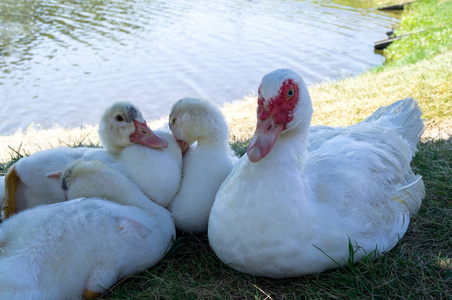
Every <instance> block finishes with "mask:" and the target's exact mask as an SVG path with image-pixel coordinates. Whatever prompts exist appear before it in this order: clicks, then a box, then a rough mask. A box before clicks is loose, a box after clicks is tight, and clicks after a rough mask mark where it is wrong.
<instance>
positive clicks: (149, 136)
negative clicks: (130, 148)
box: [130, 120, 168, 148]
mask: <svg viewBox="0 0 452 300" xmlns="http://www.w3.org/2000/svg"><path fill="white" fill-rule="evenodd" d="M133 124H134V125H135V132H134V133H132V134H131V135H130V140H131V141H132V142H134V143H137V144H141V145H144V146H146V147H149V148H168V142H167V141H166V140H165V139H163V138H161V137H159V136H158V135H156V134H155V133H154V132H153V131H152V130H151V128H149V127H148V125H147V124H146V122H144V123H140V122H138V121H137V120H133Z"/></svg>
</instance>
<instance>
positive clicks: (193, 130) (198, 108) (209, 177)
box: [168, 98, 238, 233]
mask: <svg viewBox="0 0 452 300" xmlns="http://www.w3.org/2000/svg"><path fill="white" fill-rule="evenodd" d="M169 125H170V128H171V131H172V132H173V135H174V137H175V138H176V140H178V142H179V143H180V144H181V145H182V146H181V147H182V149H183V150H186V152H185V151H184V152H185V153H184V155H183V161H182V164H183V166H182V170H183V171H182V182H181V186H180V189H179V191H178V192H177V194H176V196H175V197H174V199H173V200H172V201H171V203H170V204H169V206H168V209H169V210H170V211H171V212H172V213H173V216H174V219H175V222H176V228H177V229H178V230H180V231H184V232H190V233H203V232H206V231H207V223H208V220H209V214H210V208H211V207H212V204H213V200H214V199H215V194H216V193H217V191H218V188H219V187H220V185H221V183H222V182H223V181H224V179H225V178H226V176H228V174H229V173H230V172H231V170H232V167H233V166H234V164H235V163H236V162H237V161H238V158H237V157H235V156H234V154H233V151H232V150H231V148H230V146H229V142H228V141H229V128H228V125H227V124H226V121H225V120H224V117H223V114H222V113H221V111H220V110H219V109H218V108H217V107H216V106H215V105H213V104H211V103H210V102H208V101H205V100H200V99H194V98H184V99H181V100H179V101H178V102H176V103H175V104H174V105H173V107H172V108H171V113H170V115H169ZM195 142H197V143H195ZM188 145H191V146H190V148H188ZM187 148H188V150H187Z"/></svg>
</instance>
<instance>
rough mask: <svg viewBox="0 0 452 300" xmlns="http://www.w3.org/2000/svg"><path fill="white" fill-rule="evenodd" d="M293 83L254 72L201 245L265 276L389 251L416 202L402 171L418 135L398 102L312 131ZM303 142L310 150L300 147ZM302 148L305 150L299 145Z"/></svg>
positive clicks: (408, 173)
mask: <svg viewBox="0 0 452 300" xmlns="http://www.w3.org/2000/svg"><path fill="white" fill-rule="evenodd" d="M312 113H313V109H312V104H311V99H310V96H309V93H308V89H307V87H306V85H305V83H304V81H303V79H302V77H301V76H300V75H299V74H297V73H296V72H294V71H292V70H289V69H281V70H276V71H273V72H271V73H269V74H267V75H265V76H264V78H263V79H262V82H261V84H260V87H259V91H258V109H257V117H258V118H257V119H258V120H257V125H256V130H255V133H254V136H253V138H252V140H251V142H250V145H249V147H248V150H247V154H246V155H244V156H243V157H242V158H241V159H240V161H239V162H238V163H237V164H236V165H235V167H234V169H233V170H232V172H231V174H230V175H229V176H228V177H227V178H226V180H225V181H224V183H223V184H222V186H221V187H220V189H219V191H218V193H217V195H216V198H215V202H214V204H213V207H212V210H211V214H210V218H209V227H208V237H209V243H210V245H211V247H212V249H213V250H214V251H215V253H216V254H217V256H218V257H219V258H220V259H221V260H222V261H223V262H224V263H225V264H227V265H229V266H231V267H232V268H234V269H236V270H238V271H241V272H245V273H248V274H252V275H255V276H264V277H271V278H285V277H296V276H300V275H307V274H314V273H319V272H322V271H324V270H327V269H331V268H337V267H338V264H340V265H341V264H342V265H343V264H345V263H346V262H347V260H348V259H349V243H351V245H353V249H354V252H355V253H354V256H353V258H354V262H357V261H359V260H361V259H363V258H364V257H366V256H371V257H376V256H378V255H379V254H382V253H384V252H386V251H389V250H391V249H392V248H393V247H394V246H395V245H396V244H397V242H398V240H399V239H400V238H402V237H403V235H404V234H405V232H406V231H407V227H408V224H409V221H410V218H411V217H412V216H413V215H415V214H416V213H417V211H418V209H419V206H420V204H421V201H422V199H423V197H424V193H425V192H424V184H423V181H422V179H421V176H419V175H415V174H414V173H413V171H412V170H411V168H410V162H411V159H412V157H413V155H414V153H415V151H416V150H415V149H416V144H417V143H418V141H419V139H420V135H421V134H422V131H423V128H424V126H423V122H422V120H421V118H420V115H421V112H420V110H419V107H418V105H417V103H416V101H414V100H413V99H410V98H407V99H404V100H401V101H398V102H396V103H394V104H392V105H389V106H387V107H382V108H380V109H379V110H377V111H376V112H375V113H374V114H373V115H372V116H370V117H369V118H367V119H366V120H365V121H363V122H361V123H359V124H356V125H352V126H348V127H340V128H333V127H326V126H320V127H316V128H315V129H314V130H312V132H311V136H310V137H309V134H310V121H311V116H312ZM309 144H310V146H309ZM308 147H309V148H308Z"/></svg>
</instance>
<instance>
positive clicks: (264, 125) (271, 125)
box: [246, 117, 284, 163]
mask: <svg viewBox="0 0 452 300" xmlns="http://www.w3.org/2000/svg"><path fill="white" fill-rule="evenodd" d="M283 127H284V125H283V124H275V122H274V120H273V118H272V117H268V118H267V119H265V120H261V119H259V118H258V119H257V125H256V131H254V135H253V138H252V139H251V142H250V145H249V146H248V150H247V151H246V153H247V154H248V158H249V160H250V161H251V162H253V163H257V162H258V161H260V160H261V159H262V158H264V157H265V156H266V155H267V154H268V153H270V151H271V150H272V148H273V146H274V145H275V143H276V139H277V138H278V136H279V134H280V133H281V131H282V129H283Z"/></svg>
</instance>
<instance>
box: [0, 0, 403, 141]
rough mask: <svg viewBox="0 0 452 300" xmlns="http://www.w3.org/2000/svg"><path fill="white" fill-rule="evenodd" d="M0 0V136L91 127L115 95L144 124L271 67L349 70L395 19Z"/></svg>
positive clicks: (370, 59)
mask: <svg viewBox="0 0 452 300" xmlns="http://www.w3.org/2000/svg"><path fill="white" fill-rule="evenodd" d="M0 2H1V3H0V21H1V22H0V114H1V116H2V122H0V135H8V134H11V133H14V132H15V131H17V130H18V129H20V128H21V129H26V128H28V127H30V126H36V127H38V128H41V127H51V126H53V125H55V124H58V125H61V126H65V127H69V128H71V127H78V126H81V125H88V124H96V123H98V120H99V118H100V114H101V113H102V111H103V109H104V108H106V107H107V106H108V105H110V104H111V103H112V102H113V101H118V100H124V99H128V100H131V101H132V102H133V103H135V104H136V105H137V106H138V107H140V109H141V110H142V112H143V114H144V116H145V118H146V119H153V118H158V117H162V116H165V115H167V114H168V113H169V110H170V108H171V105H172V104H173V103H174V102H176V101H177V100H178V99H180V98H182V97H185V96H196V97H202V98H205V99H209V100H211V101H214V102H215V103H217V104H218V105H222V104H224V103H225V102H230V101H232V100H235V99H240V98H242V97H243V96H245V95H247V94H251V93H253V92H255V91H256V90H257V88H258V85H259V82H260V80H261V78H262V76H263V75H265V74H266V73H268V72H270V71H272V70H274V69H277V68H286V67H287V68H292V69H294V70H296V71H298V72H299V73H300V74H302V76H303V77H304V79H305V81H306V82H307V84H308V85H312V84H315V83H318V82H321V81H324V80H327V79H335V78H338V77H341V76H348V75H356V74H358V73H361V72H363V71H365V70H367V69H369V68H371V67H373V66H376V65H379V64H381V63H383V61H384V57H383V56H382V55H380V54H378V53H375V52H374V50H373V42H374V41H376V40H380V39H383V38H385V31H387V30H388V29H389V28H391V27H392V26H394V25H395V24H396V23H397V22H398V19H397V15H392V14H389V13H388V12H382V11H378V10H376V9H375V8H370V7H369V6H368V5H369V4H368V2H367V1H350V0H349V1H331V0H330V1H329V0H326V1H315V0H305V1H294V0H286V1H278V0H250V1H245V0H229V1H226V0H223V1H222V0H206V1H186V0H169V1H162V0H0Z"/></svg>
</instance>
